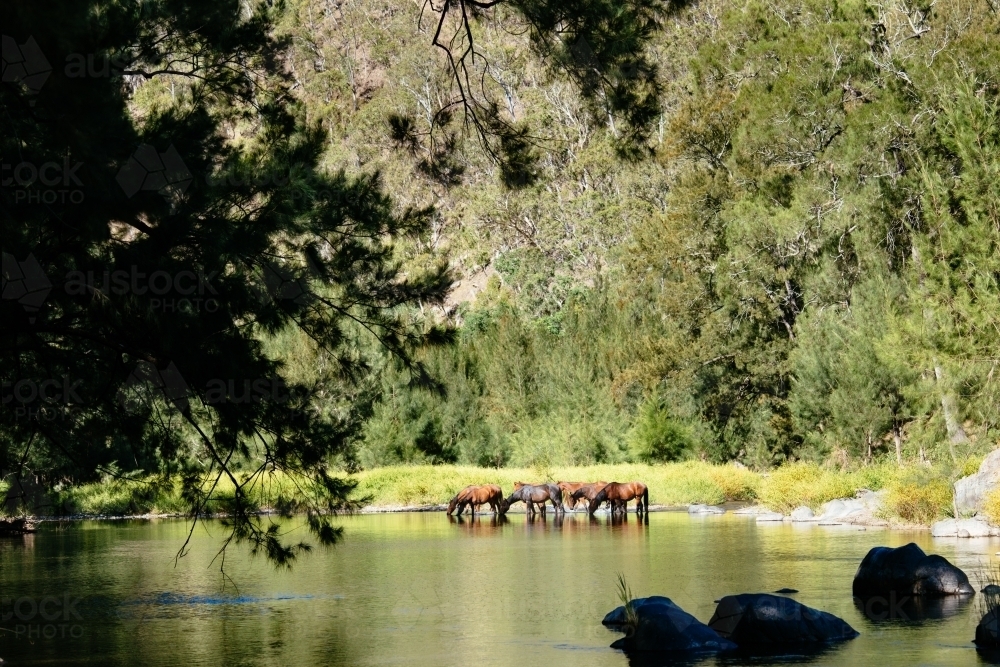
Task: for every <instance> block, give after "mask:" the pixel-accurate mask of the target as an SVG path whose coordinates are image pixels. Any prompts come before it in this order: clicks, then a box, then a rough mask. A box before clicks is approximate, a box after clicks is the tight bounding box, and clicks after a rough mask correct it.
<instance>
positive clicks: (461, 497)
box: [448, 484, 503, 516]
mask: <svg viewBox="0 0 1000 667" xmlns="http://www.w3.org/2000/svg"><path fill="white" fill-rule="evenodd" d="M486 503H489V504H490V509H491V510H493V513H494V514H498V513H499V512H500V507H501V504H502V503H503V489H501V488H500V487H499V486H497V485H496V484H482V485H475V484H473V485H471V486H467V487H465V488H464V489H462V490H461V491H459V492H458V494H457V495H456V496H455V497H454V498H452V499H451V502H450V503H448V516H451V514H452V512H454V511H455V508H456V507H458V516H462V512H463V511H464V510H465V506H466V505H471V506H472V507H471V510H472V516H476V510H478V509H479V508H480V507H481V506H482V505H484V504H486Z"/></svg>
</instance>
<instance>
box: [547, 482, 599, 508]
mask: <svg viewBox="0 0 1000 667" xmlns="http://www.w3.org/2000/svg"><path fill="white" fill-rule="evenodd" d="M596 483H597V484H600V485H602V486H603V485H604V484H607V482H596ZM556 486H558V487H559V490H560V491H562V494H563V502H564V503H565V504H566V505H567V506H568V507H569V508H570V509H574V508H575V507H576V500H577V499H576V497H575V496H574V495H573V494H574V493H576V492H577V491H579V490H580V489H582V488H583V487H585V486H590V483H589V482H556ZM595 493H596V492H595ZM587 500H590V499H589V498H588V499H587Z"/></svg>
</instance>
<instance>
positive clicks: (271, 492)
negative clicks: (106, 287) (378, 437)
mask: <svg viewBox="0 0 1000 667" xmlns="http://www.w3.org/2000/svg"><path fill="white" fill-rule="evenodd" d="M345 477H347V478H349V479H351V480H352V481H354V482H355V483H356V484H357V486H356V488H355V491H354V493H353V495H352V498H353V499H355V500H357V501H359V502H360V503H361V505H362V506H363V508H364V509H363V510H362V511H365V512H392V511H437V510H440V509H441V507H442V506H443V505H444V504H445V503H447V501H448V499H449V498H451V497H452V496H453V495H455V493H457V492H458V491H459V490H460V489H462V488H463V487H465V486H467V485H469V484H499V485H500V486H501V487H502V488H503V489H504V491H505V492H509V491H510V490H511V489H512V487H513V484H514V482H516V481H526V482H532V481H539V480H570V481H586V480H607V481H612V480H641V481H643V482H645V483H646V484H647V485H648V486H649V492H650V498H649V500H650V503H651V505H653V506H655V507H657V508H658V509H670V508H686V507H687V506H689V505H693V504H703V505H720V504H723V503H741V504H746V505H757V506H761V507H764V508H767V509H768V510H770V511H773V512H776V513H780V514H785V515H788V514H790V513H791V512H792V511H793V510H795V509H796V508H799V507H809V508H811V509H812V510H819V509H820V507H821V506H822V505H823V504H824V503H827V502H829V501H831V500H836V499H842V498H854V497H855V496H856V495H857V494H858V493H859V492H860V491H864V490H868V491H883V492H884V493H882V494H881V496H882V498H883V502H882V510H881V511H880V515H879V519H881V520H884V521H885V522H887V523H888V524H889V525H906V526H914V525H919V526H929V525H930V524H931V523H932V522H934V521H935V520H938V519H943V518H948V517H949V516H951V515H952V514H953V512H952V482H953V480H952V479H950V477H949V476H948V475H946V474H945V473H944V472H942V471H938V470H935V469H931V468H926V467H923V466H915V467H899V466H897V465H895V464H893V463H888V462H885V463H878V464H872V465H866V466H857V467H855V468H848V469H839V468H828V467H823V466H819V465H815V464H807V463H793V464H788V465H785V466H782V467H780V468H777V469H775V470H771V471H767V472H757V471H753V470H749V469H747V468H744V467H742V466H736V465H713V464H710V463H705V462H700V461H688V462H683V463H670V464H663V465H638V464H622V465H591V466H573V467H551V468H542V467H535V468H500V469H495V468H477V467H471V466H399V467H390V468H377V469H373V470H368V471H363V472H360V473H357V474H354V475H345ZM295 486H296V485H295V482H294V480H292V479H291V478H289V477H288V476H286V475H282V474H269V475H267V476H266V478H265V479H264V480H263V482H262V483H260V484H257V485H255V486H254V487H253V488H252V489H251V490H250V493H251V498H252V500H253V501H254V502H256V503H257V504H258V505H259V506H261V507H271V506H273V505H274V500H275V499H277V498H280V497H284V498H288V497H291V494H293V493H294V487H295ZM180 491H181V485H180V482H179V480H167V481H166V482H164V481H162V480H158V481H155V480H154V478H149V481H147V482H132V483H124V482H121V481H117V480H106V481H104V482H101V483H95V484H86V485H81V486H77V487H69V488H64V489H59V490H54V491H53V492H51V493H50V496H51V504H50V505H49V506H48V508H47V509H48V511H46V508H37V509H36V511H35V512H33V513H34V514H36V515H38V516H39V517H42V518H55V517H60V518H74V519H80V518H122V517H139V518H151V517H164V516H183V515H185V513H186V511H185V510H186V507H185V505H184V502H183V500H182V498H181V494H180ZM216 493H217V495H218V496H219V497H220V498H224V497H225V496H226V495H231V493H232V490H231V489H230V488H228V487H227V486H226V485H225V484H220V485H219V487H218V488H217V489H216ZM29 513H30V512H29Z"/></svg>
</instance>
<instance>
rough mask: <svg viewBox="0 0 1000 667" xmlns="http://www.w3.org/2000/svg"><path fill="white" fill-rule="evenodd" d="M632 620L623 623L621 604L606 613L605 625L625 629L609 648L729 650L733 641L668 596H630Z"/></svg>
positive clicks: (662, 650) (629, 650)
mask: <svg viewBox="0 0 1000 667" xmlns="http://www.w3.org/2000/svg"><path fill="white" fill-rule="evenodd" d="M631 605H632V608H633V610H634V611H635V616H636V622H635V626H634V627H628V626H627V625H626V614H625V607H624V606H622V607H618V608H617V609H615V610H613V611H611V612H610V613H608V614H607V615H606V616H605V617H604V620H603V621H602V622H603V623H604V624H605V625H607V626H610V627H613V628H616V629H620V630H622V631H624V632H627V633H628V634H626V635H625V636H624V637H622V638H621V639H619V640H618V641H616V642H614V643H613V644H612V645H611V648H616V649H621V650H623V651H626V652H631V651H635V652H644V653H645V652H667V651H669V652H683V651H687V652H715V651H729V650H733V649H735V648H736V644H734V643H732V642H730V641H728V640H726V639H723V638H722V637H720V636H719V635H718V634H717V633H716V632H715V631H714V630H712V629H711V628H710V627H708V626H707V625H705V624H704V623H702V622H701V621H699V620H698V619H697V618H695V617H694V616H692V615H691V614H689V613H687V612H686V611H684V610H683V609H681V608H680V607H678V606H677V605H676V604H674V603H673V602H672V601H671V600H670V599H669V598H665V597H661V596H654V597H648V598H638V599H636V600H633V601H632V603H631Z"/></svg>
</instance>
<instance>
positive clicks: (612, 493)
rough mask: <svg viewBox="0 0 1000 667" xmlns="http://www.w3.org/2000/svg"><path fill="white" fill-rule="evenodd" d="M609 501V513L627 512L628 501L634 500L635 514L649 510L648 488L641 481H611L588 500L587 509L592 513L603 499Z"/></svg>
mask: <svg viewBox="0 0 1000 667" xmlns="http://www.w3.org/2000/svg"><path fill="white" fill-rule="evenodd" d="M606 500H607V501H610V502H611V513H612V514H614V513H615V512H617V511H622V512H628V501H630V500H635V501H636V503H635V511H636V514H642V513H643V512H645V511H649V489H648V488H646V485H645V484H643V483H642V482H625V483H623V484H621V483H618V482H611V483H610V484H608V485H606V486H605V487H604V488H603V489H601V490H600V491H599V492H598V494H597V495H596V496H594V498H593V500H591V501H590V506H589V507H588V508H587V509H588V511H589V512H590V513H591V514H593V513H594V512H596V511H597V508H598V507H600V506H601V503H603V502H604V501H606Z"/></svg>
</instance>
